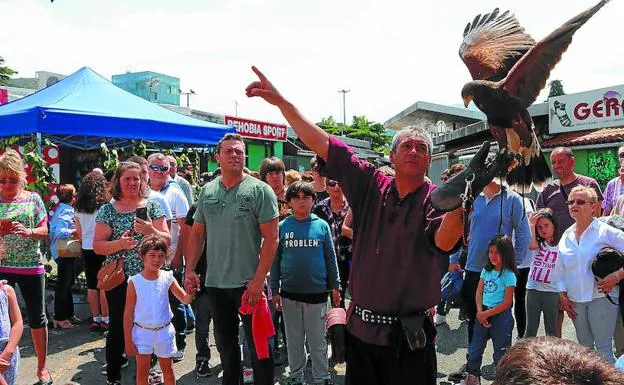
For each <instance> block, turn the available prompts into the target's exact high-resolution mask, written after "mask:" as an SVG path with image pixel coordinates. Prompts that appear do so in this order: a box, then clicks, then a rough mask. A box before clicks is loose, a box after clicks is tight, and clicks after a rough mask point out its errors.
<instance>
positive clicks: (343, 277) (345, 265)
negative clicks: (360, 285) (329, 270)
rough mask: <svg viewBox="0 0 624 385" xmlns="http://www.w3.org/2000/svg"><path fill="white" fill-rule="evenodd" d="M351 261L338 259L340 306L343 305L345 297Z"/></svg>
mask: <svg viewBox="0 0 624 385" xmlns="http://www.w3.org/2000/svg"><path fill="white" fill-rule="evenodd" d="M350 263H351V261H348V260H346V259H345V260H344V261H338V274H339V276H340V307H345V297H346V296H347V289H348V288H349V275H350V274H351V266H350Z"/></svg>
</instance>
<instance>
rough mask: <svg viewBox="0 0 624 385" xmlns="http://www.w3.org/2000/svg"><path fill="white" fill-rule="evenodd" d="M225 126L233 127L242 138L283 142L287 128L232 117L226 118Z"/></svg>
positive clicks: (281, 125)
mask: <svg viewBox="0 0 624 385" xmlns="http://www.w3.org/2000/svg"><path fill="white" fill-rule="evenodd" d="M225 124H227V125H228V126H234V128H236V132H237V133H238V134H240V135H241V136H243V137H246V138H253V139H262V140H274V141H280V142H285V141H286V134H287V131H288V129H287V127H286V126H285V125H283V124H275V123H267V122H259V121H257V120H249V119H242V118H238V117H234V116H226V117H225Z"/></svg>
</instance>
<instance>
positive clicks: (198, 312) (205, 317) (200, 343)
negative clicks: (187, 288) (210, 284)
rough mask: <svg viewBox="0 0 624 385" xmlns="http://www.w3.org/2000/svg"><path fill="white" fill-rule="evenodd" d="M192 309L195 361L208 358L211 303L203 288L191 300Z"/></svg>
mask: <svg viewBox="0 0 624 385" xmlns="http://www.w3.org/2000/svg"><path fill="white" fill-rule="evenodd" d="M202 282H203V281H202ZM193 310H194V311H195V348H196V349H197V354H196V355H195V361H204V360H210V345H209V342H208V336H209V333H210V322H211V321H212V305H211V304H210V298H209V297H208V294H207V293H206V289H205V288H202V289H201V290H200V292H199V293H197V296H196V297H195V301H194V302H193Z"/></svg>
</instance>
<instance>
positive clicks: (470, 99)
mask: <svg viewBox="0 0 624 385" xmlns="http://www.w3.org/2000/svg"><path fill="white" fill-rule="evenodd" d="M470 102H472V95H466V96H464V107H466V108H468V105H469V104H470Z"/></svg>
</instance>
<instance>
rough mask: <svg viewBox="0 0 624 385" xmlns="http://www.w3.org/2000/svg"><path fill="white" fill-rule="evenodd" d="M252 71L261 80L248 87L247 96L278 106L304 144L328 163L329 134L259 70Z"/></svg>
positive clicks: (253, 67) (253, 68)
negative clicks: (300, 110)
mask: <svg viewBox="0 0 624 385" xmlns="http://www.w3.org/2000/svg"><path fill="white" fill-rule="evenodd" d="M251 69H252V70H253V71H254V72H255V73H256V75H258V79H259V80H258V81H255V82H253V83H251V84H250V85H249V86H247V89H246V93H247V96H248V97H254V96H259V97H261V98H262V99H264V100H266V101H267V102H268V103H270V104H272V105H274V106H277V107H278V108H279V109H280V111H281V112H282V115H284V118H286V120H287V121H288V123H289V124H290V126H291V127H292V128H293V129H294V130H295V132H296V133H297V136H299V138H300V139H301V140H302V141H303V143H305V144H306V146H308V147H310V149H311V150H312V151H314V152H315V153H316V154H317V155H318V156H320V157H321V158H323V160H325V161H326V160H327V154H328V149H329V134H327V133H326V132H325V131H323V130H322V129H321V128H320V127H319V126H317V125H316V124H314V123H312V122H311V121H309V120H308V119H306V118H305V117H304V116H303V115H302V114H301V112H299V110H298V109H297V108H296V107H295V106H294V105H292V104H291V103H290V102H289V101H287V100H286V99H284V97H283V96H282V95H281V94H280V93H279V91H278V90H277V89H276V88H275V87H274V86H273V84H271V82H270V81H269V79H267V77H266V76H264V74H263V73H262V72H260V70H259V69H257V68H256V67H255V66H252V67H251Z"/></svg>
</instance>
